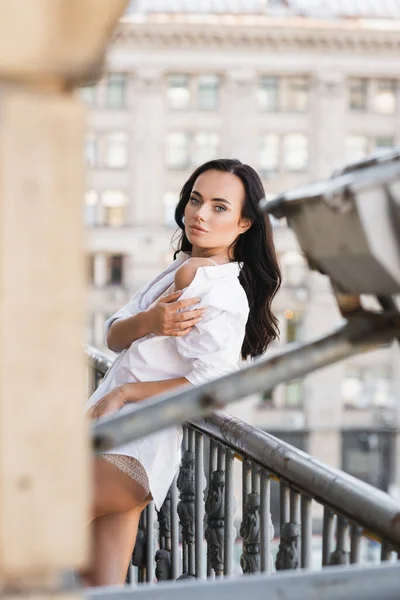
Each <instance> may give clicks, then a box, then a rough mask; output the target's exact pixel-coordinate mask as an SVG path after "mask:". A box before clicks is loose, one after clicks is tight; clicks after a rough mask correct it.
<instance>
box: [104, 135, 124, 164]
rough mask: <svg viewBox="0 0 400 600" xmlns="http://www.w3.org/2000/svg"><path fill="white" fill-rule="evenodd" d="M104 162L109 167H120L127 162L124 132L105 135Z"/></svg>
mask: <svg viewBox="0 0 400 600" xmlns="http://www.w3.org/2000/svg"><path fill="white" fill-rule="evenodd" d="M104 164H105V166H106V167H109V168H111V169H122V168H124V167H126V166H127V164H128V135H127V134H126V133H124V132H122V131H121V132H115V133H109V134H107V135H106V136H105V153H104Z"/></svg>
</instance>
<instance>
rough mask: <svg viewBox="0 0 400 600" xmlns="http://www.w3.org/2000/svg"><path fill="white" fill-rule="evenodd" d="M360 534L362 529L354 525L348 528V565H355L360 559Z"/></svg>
mask: <svg viewBox="0 0 400 600" xmlns="http://www.w3.org/2000/svg"><path fill="white" fill-rule="evenodd" d="M361 532H362V529H361V527H359V526H358V525H356V524H355V523H353V524H352V525H351V527H350V563H351V564H356V563H359V562H360V558H361Z"/></svg>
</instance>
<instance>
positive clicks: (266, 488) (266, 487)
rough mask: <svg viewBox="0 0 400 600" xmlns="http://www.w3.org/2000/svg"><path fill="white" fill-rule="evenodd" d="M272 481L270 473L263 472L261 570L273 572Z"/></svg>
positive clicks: (261, 493) (261, 486) (261, 492)
mask: <svg viewBox="0 0 400 600" xmlns="http://www.w3.org/2000/svg"><path fill="white" fill-rule="evenodd" d="M271 524H272V523H271V479H270V476H269V473H268V471H265V470H264V469H263V470H262V471H261V482H260V537H261V540H260V541H261V554H260V559H261V560H260V569H261V571H262V572H265V573H270V572H271V537H272V531H271Z"/></svg>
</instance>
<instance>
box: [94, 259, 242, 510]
mask: <svg viewBox="0 0 400 600" xmlns="http://www.w3.org/2000/svg"><path fill="white" fill-rule="evenodd" d="M188 258H189V256H188V255H187V254H185V253H183V252H181V253H179V255H178V257H177V259H176V260H175V261H174V262H173V263H172V265H171V266H170V267H168V268H167V269H166V270H165V271H164V272H163V273H161V274H160V275H159V276H158V277H157V278H156V279H154V280H153V281H152V282H151V283H150V284H149V285H147V286H146V287H145V288H143V289H142V290H140V291H139V292H137V293H136V294H135V295H134V296H133V298H132V299H131V301H130V302H129V303H128V304H126V305H125V306H123V307H122V308H121V309H120V310H119V311H118V312H116V313H115V314H114V315H113V316H112V317H111V318H110V319H109V320H108V321H106V323H105V330H106V336H107V333H108V330H109V328H110V326H111V324H112V323H113V321H115V320H116V319H120V318H127V317H130V316H133V315H134V314H136V313H138V312H141V311H143V310H146V309H147V308H148V307H149V306H150V304H151V303H152V302H153V301H154V300H155V299H156V298H158V297H160V296H161V295H162V294H163V293H164V292H165V291H166V290H168V288H169V287H170V286H171V284H172V283H173V282H174V275H175V271H176V270H177V269H178V267H180V265H181V264H182V263H183V262H184V261H185V260H187V259H188ZM239 273H240V267H239V265H238V263H227V264H224V265H216V266H213V265H210V266H203V267H199V268H198V269H197V271H196V274H195V277H194V279H193V281H192V282H191V284H190V285H189V286H188V287H187V288H186V289H185V290H184V291H183V293H182V295H181V296H180V298H179V299H180V300H181V299H182V300H183V299H185V298H194V297H198V298H200V303H199V304H198V305H197V306H199V307H205V308H206V311H205V313H204V315H203V317H202V318H201V320H200V321H199V322H198V323H197V325H196V326H195V327H194V328H193V329H192V331H190V333H188V334H187V335H185V336H182V337H176V336H156V335H153V334H150V335H147V336H145V337H143V338H140V339H138V340H135V341H134V342H132V344H131V346H130V347H129V348H128V349H127V350H124V351H123V352H121V353H120V354H119V355H118V357H117V358H116V360H115V362H114V364H113V365H112V367H111V369H110V370H109V372H108V373H107V375H106V377H105V379H104V380H103V382H102V383H101V384H100V386H99V387H98V388H97V390H96V391H95V392H94V394H93V395H92V396H91V398H89V400H88V402H87V409H88V408H90V407H91V406H93V405H94V404H96V403H97V402H98V401H99V400H100V399H101V398H102V397H103V396H104V395H105V394H107V393H108V392H109V391H111V390H112V389H113V388H114V387H116V386H117V385H120V384H123V383H130V382H135V381H160V380H163V379H175V378H178V377H185V378H186V379H187V380H188V381H189V382H190V383H192V384H193V385H199V384H201V383H205V382H206V381H209V380H211V379H215V378H217V377H221V376H223V375H225V374H227V373H230V372H232V371H234V370H236V369H238V368H239V367H238V362H239V358H240V351H241V347H242V343H243V339H244V334H245V327H246V322H247V318H248V314H249V306H248V302H247V297H246V293H245V291H244V289H243V288H242V286H241V284H240V282H239V279H238V276H239ZM192 309H193V307H190V308H189V309H188V310H192ZM181 441H182V430H181V427H173V428H168V429H166V430H163V431H160V432H157V433H155V434H152V435H150V436H147V437H146V438H142V439H140V440H136V441H134V442H130V443H128V444H124V445H123V446H120V447H119V448H114V449H113V450H111V451H109V452H110V453H114V454H126V455H128V456H132V457H134V458H136V459H137V460H139V461H140V462H141V464H142V465H143V467H144V468H145V470H146V472H147V476H148V478H149V485H150V491H151V494H152V496H153V499H154V502H155V505H156V508H157V510H159V509H160V507H161V505H162V503H163V502H164V499H165V496H166V494H167V493H168V489H169V487H170V485H171V483H172V480H173V478H174V475H175V473H176V470H177V468H178V466H179V463H180V460H181V452H180V446H181Z"/></svg>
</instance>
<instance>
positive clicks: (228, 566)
mask: <svg viewBox="0 0 400 600" xmlns="http://www.w3.org/2000/svg"><path fill="white" fill-rule="evenodd" d="M234 456H235V455H234V453H233V452H232V450H229V449H227V450H226V451H225V535H224V575H225V577H226V576H227V575H231V574H232V570H233V544H234V541H235V540H234V539H233V517H234V497H233V461H234Z"/></svg>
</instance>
